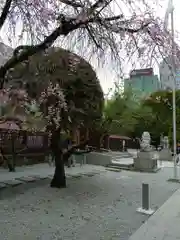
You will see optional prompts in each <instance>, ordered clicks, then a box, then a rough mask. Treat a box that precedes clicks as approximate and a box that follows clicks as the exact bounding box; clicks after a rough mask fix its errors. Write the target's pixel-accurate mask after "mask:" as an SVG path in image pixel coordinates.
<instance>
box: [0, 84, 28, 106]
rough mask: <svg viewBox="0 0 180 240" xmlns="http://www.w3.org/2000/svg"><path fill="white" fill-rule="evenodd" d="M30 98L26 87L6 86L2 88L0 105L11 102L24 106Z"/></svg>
mask: <svg viewBox="0 0 180 240" xmlns="http://www.w3.org/2000/svg"><path fill="white" fill-rule="evenodd" d="M27 100H28V95H27V92H26V91H25V90H24V89H11V88H4V89H2V90H0V105H1V106H5V105H6V104H8V103H10V104H12V105H14V106H17V105H18V106H23V105H25V103H26V102H27Z"/></svg>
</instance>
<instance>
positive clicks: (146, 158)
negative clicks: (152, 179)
mask: <svg viewBox="0 0 180 240" xmlns="http://www.w3.org/2000/svg"><path fill="white" fill-rule="evenodd" d="M154 156H155V154H154V152H152V151H151V152H139V153H138V154H137V158H135V159H134V169H135V170H137V171H142V172H157V171H158V170H160V169H159V168H158V164H157V159H155V158H154Z"/></svg>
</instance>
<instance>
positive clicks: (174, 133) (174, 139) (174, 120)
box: [171, 0, 177, 179]
mask: <svg viewBox="0 0 180 240" xmlns="http://www.w3.org/2000/svg"><path fill="white" fill-rule="evenodd" d="M171 1H172V0H171ZM171 34H172V42H171V43H172V76H173V81H172V102H173V160H174V179H177V163H176V148H177V139H176V76H175V71H176V64H175V56H174V54H175V51H174V50H175V49H174V8H173V9H172V11H171Z"/></svg>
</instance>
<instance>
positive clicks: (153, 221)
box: [129, 189, 180, 240]
mask: <svg viewBox="0 0 180 240" xmlns="http://www.w3.org/2000/svg"><path fill="white" fill-rule="evenodd" d="M179 224H180V189H179V190H177V191H176V192H175V193H174V194H173V195H172V196H171V197H170V198H169V199H168V200H167V201H166V202H165V203H164V204H163V205H162V207H160V208H159V209H158V210H157V211H156V212H155V213H154V215H152V216H151V217H150V218H149V219H148V220H147V221H146V222H145V223H144V224H143V225H142V226H141V227H140V228H139V229H138V230H137V231H136V232H135V233H134V234H133V235H132V236H131V237H130V238H129V240H140V239H144V240H155V239H157V240H177V239H180V227H179V226H180V225H179Z"/></svg>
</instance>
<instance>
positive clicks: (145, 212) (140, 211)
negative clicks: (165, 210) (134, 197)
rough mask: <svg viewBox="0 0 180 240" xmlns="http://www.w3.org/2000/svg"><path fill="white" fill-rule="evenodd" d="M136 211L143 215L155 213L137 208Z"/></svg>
mask: <svg viewBox="0 0 180 240" xmlns="http://www.w3.org/2000/svg"><path fill="white" fill-rule="evenodd" d="M136 211H137V212H139V213H142V214H145V215H152V214H153V213H154V212H155V211H154V210H153V209H148V210H146V209H143V208H138V209H137V210H136Z"/></svg>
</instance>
